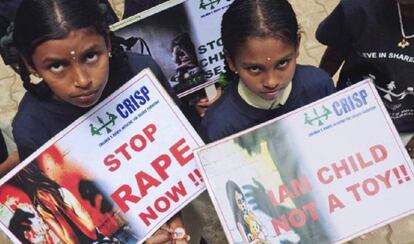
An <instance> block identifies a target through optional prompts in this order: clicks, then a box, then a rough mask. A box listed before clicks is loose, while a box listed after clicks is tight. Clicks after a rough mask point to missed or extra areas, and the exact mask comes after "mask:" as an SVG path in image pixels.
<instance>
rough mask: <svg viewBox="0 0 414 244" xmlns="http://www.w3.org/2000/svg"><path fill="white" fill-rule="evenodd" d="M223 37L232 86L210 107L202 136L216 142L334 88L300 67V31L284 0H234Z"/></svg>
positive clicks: (310, 69) (324, 78)
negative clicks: (298, 58) (298, 60)
mask: <svg viewBox="0 0 414 244" xmlns="http://www.w3.org/2000/svg"><path fill="white" fill-rule="evenodd" d="M221 36H222V41H223V49H224V54H225V58H226V59H225V61H226V75H227V77H228V79H229V80H230V81H231V84H230V85H229V87H228V88H227V90H225V91H224V96H222V97H221V98H220V99H219V100H218V101H216V102H215V103H214V104H212V105H211V107H209V108H208V109H207V113H206V116H205V118H204V120H203V122H202V130H203V136H204V139H205V140H207V141H215V140H217V139H220V138H223V137H225V136H228V135H231V134H234V133H236V132H238V131H241V130H244V129H247V128H249V127H252V126H254V125H257V124H259V123H262V122H265V121H267V120H270V119H273V118H275V117H277V116H280V115H282V114H285V113H287V112H289V111H292V110H294V109H296V108H299V107H301V106H303V105H306V104H308V103H311V102H313V101H316V100H318V99H320V98H322V97H325V96H327V95H329V94H331V93H333V92H334V85H333V81H332V79H331V78H330V77H329V75H328V74H327V73H325V72H323V71H322V70H320V69H318V68H316V67H312V66H305V65H297V64H296V59H297V57H298V55H299V43H300V32H299V27H298V23H297V20H296V15H295V13H294V11H293V9H292V7H291V5H290V4H289V2H288V1H286V0H259V1H252V0H247V1H246V0H236V1H234V2H233V3H232V4H231V5H230V7H229V9H228V10H227V11H226V13H225V14H224V15H223V20H222V23H221Z"/></svg>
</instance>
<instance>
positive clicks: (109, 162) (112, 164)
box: [104, 154, 121, 172]
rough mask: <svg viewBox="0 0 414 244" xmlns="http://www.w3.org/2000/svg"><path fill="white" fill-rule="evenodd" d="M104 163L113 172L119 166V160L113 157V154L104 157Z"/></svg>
mask: <svg viewBox="0 0 414 244" xmlns="http://www.w3.org/2000/svg"><path fill="white" fill-rule="evenodd" d="M104 164H105V165H106V166H108V167H109V168H108V170H109V171H111V172H114V171H115V170H117V169H119V167H120V166H121V161H119V160H118V159H116V158H115V155H113V154H109V155H108V156H106V157H105V159H104Z"/></svg>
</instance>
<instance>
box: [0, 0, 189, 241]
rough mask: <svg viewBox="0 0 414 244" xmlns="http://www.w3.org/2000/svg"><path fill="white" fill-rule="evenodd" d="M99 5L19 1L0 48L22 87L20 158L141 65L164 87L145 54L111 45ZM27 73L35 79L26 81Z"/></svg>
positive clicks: (17, 132)
mask: <svg viewBox="0 0 414 244" xmlns="http://www.w3.org/2000/svg"><path fill="white" fill-rule="evenodd" d="M105 10H106V9H105V8H104V7H102V6H101V5H99V4H98V1H96V0H23V1H22V3H21V4H20V6H19V8H18V10H17V13H16V16H15V21H14V30H12V28H10V31H11V33H9V35H7V36H8V37H9V38H8V39H5V40H3V42H2V47H3V48H6V49H9V50H17V52H18V54H19V55H20V60H21V62H20V64H19V65H18V67H17V71H18V72H19V74H20V76H21V79H22V80H23V86H24V87H25V88H26V90H27V92H26V94H25V95H24V97H23V99H22V101H21V102H20V105H19V109H18V112H17V115H16V117H15V119H14V121H13V135H14V138H15V140H16V144H17V147H18V151H19V155H20V159H21V160H24V159H25V158H26V157H28V156H29V155H30V154H32V153H33V152H34V151H35V150H36V149H38V148H39V147H40V146H42V145H43V144H44V143H46V142H47V141H48V140H49V139H51V138H52V137H53V136H55V135H56V134H57V133H59V132H60V131H61V130H63V129H64V128H65V127H67V126H68V125H69V124H71V123H72V122H73V121H75V120H76V119H77V118H79V117H80V116H81V115H83V114H85V113H86V112H87V111H89V110H90V109H91V108H92V107H93V106H94V105H95V104H97V103H99V101H101V100H103V99H104V98H106V97H107V96H108V95H109V94H111V93H112V92H113V91H115V90H116V89H117V88H119V87H120V86H121V85H122V84H124V83H125V82H126V81H128V80H129V79H130V78H132V76H133V75H134V74H136V73H138V72H139V71H140V70H142V69H144V68H151V70H152V71H153V72H154V73H155V75H156V76H157V78H158V79H159V80H160V81H161V82H162V83H163V84H164V85H165V87H166V88H167V90H168V88H169V87H168V85H167V83H166V81H165V79H164V76H163V75H162V72H161V70H160V69H159V67H158V65H157V64H156V63H155V62H154V61H153V60H152V58H151V57H149V56H145V55H139V54H127V53H125V52H124V51H123V48H122V47H121V46H120V45H117V43H119V42H117V41H116V40H117V39H116V38H114V36H113V34H111V33H110V32H109V30H108V27H107V26H108V25H107V23H106V20H105V17H104V14H105ZM31 75H33V76H36V77H38V78H40V80H41V81H40V82H39V83H37V82H34V81H32V79H31V77H30V76H31ZM171 94H172V93H171ZM175 220H176V221H175ZM176 223H178V224H176ZM180 225H181V220H180V218H179V217H177V218H174V219H173V220H171V221H170V227H171V226H174V227H179V226H180ZM168 230H169V229H168ZM161 236H163V238H161V239H160V240H159V242H164V241H168V239H169V237H170V236H171V235H170V233H169V232H167V231H166V232H165V233H164V232H163V233H162V235H161ZM184 242H185V241H184ZM152 243H158V242H157V241H154V242H152Z"/></svg>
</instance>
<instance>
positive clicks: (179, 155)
mask: <svg viewBox="0 0 414 244" xmlns="http://www.w3.org/2000/svg"><path fill="white" fill-rule="evenodd" d="M183 144H185V139H184V138H181V139H180V140H179V141H178V142H177V143H175V144H174V145H173V146H172V147H170V152H171V153H172V155H173V156H174V158H175V159H177V161H178V163H179V164H180V165H181V166H184V165H186V164H187V163H188V162H190V161H191V160H192V159H193V158H194V154H193V153H192V152H191V153H190V154H189V155H187V156H184V154H185V153H186V152H189V151H190V149H191V148H190V147H189V146H188V145H185V146H183ZM181 146H183V147H182V148H180V147H181Z"/></svg>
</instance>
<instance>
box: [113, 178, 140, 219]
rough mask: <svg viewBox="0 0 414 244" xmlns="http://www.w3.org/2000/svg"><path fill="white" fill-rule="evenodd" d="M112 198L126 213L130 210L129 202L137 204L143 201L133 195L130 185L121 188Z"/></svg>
mask: <svg viewBox="0 0 414 244" xmlns="http://www.w3.org/2000/svg"><path fill="white" fill-rule="evenodd" d="M111 198H112V200H113V201H114V202H115V203H116V204H117V205H118V206H119V208H120V209H121V210H122V212H124V213H126V212H128V210H129V207H128V205H127V204H126V202H127V201H128V202H132V203H137V202H138V201H139V200H141V198H139V197H138V196H135V195H133V194H132V189H131V187H130V186H129V185H122V186H120V187H119V188H118V189H117V190H116V191H115V192H114V193H112V194H111Z"/></svg>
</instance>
